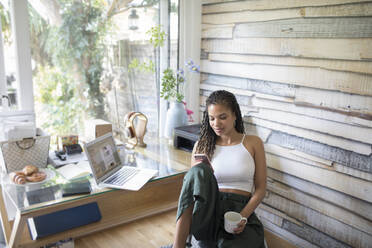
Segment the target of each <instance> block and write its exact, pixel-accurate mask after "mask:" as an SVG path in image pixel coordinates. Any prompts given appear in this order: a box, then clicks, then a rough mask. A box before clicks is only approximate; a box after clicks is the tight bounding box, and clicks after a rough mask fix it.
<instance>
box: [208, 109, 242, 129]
mask: <svg viewBox="0 0 372 248" xmlns="http://www.w3.org/2000/svg"><path fill="white" fill-rule="evenodd" d="M208 117H209V125H210V126H211V127H212V129H213V130H214V132H215V133H216V134H217V135H218V136H223V135H228V134H230V133H231V131H233V130H234V129H235V127H234V124H235V120H236V117H235V114H234V113H233V112H232V111H231V109H230V108H228V107H226V106H225V105H222V104H211V105H209V106H208Z"/></svg>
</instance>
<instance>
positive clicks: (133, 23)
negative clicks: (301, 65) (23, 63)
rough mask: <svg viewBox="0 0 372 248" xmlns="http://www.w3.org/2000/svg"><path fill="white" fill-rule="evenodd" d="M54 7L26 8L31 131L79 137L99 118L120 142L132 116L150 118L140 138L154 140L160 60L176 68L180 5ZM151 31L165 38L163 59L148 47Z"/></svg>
mask: <svg viewBox="0 0 372 248" xmlns="http://www.w3.org/2000/svg"><path fill="white" fill-rule="evenodd" d="M52 2H53V3H56V4H48V5H43V3H42V2H41V1H30V2H29V5H28V18H29V20H28V21H29V23H30V48H31V55H32V64H33V70H32V79H33V87H34V103H35V104H34V105H35V113H36V122H37V125H38V126H40V127H42V128H44V129H46V130H47V131H49V133H53V134H67V133H84V122H85V121H86V120H87V119H96V118H98V119H104V120H107V121H109V122H111V123H113V126H114V130H115V131H116V132H117V134H118V135H122V133H121V131H122V130H123V126H124V116H125V115H126V114H127V113H128V112H130V111H138V112H142V113H144V114H145V115H146V116H147V117H148V118H149V122H148V126H147V130H148V133H147V134H146V136H148V135H149V136H157V135H158V130H159V124H158V123H159V118H158V116H159V101H160V99H159V93H158V92H159V87H160V81H159V77H160V60H161V59H163V60H164V59H166V60H168V61H169V60H170V61H169V62H168V64H169V63H170V64H171V65H172V67H173V66H174V68H176V67H177V53H178V34H177V33H178V12H177V11H178V0H172V1H168V0H141V1H138V0H135V1H130V2H129V3H127V2H128V1H75V0H70V1H69V0H64V1H60V0H54V1H52ZM125 3H127V4H125ZM169 3H170V4H171V5H170V6H169V7H168V5H169ZM164 5H165V6H166V8H164ZM165 10H166V13H164V12H162V11H165ZM164 15H165V16H166V17H165V18H166V19H167V20H168V21H167V22H166V25H163V23H162V21H161V20H162V18H161V16H162V17H163V19H164ZM168 25H169V26H168ZM151 28H155V29H156V28H160V29H158V31H157V32H158V33H159V32H164V33H165V34H166V35H167V37H165V40H164V42H165V43H167V42H168V37H170V42H169V43H170V50H169V51H168V53H167V54H165V53H161V52H160V49H159V47H154V45H153V44H151V43H150V38H151V33H149V30H150V29H151ZM164 46H167V44H165V45H164ZM169 53H170V54H171V55H169ZM161 57H162V58H161Z"/></svg>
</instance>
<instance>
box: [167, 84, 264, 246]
mask: <svg viewBox="0 0 372 248" xmlns="http://www.w3.org/2000/svg"><path fill="white" fill-rule="evenodd" d="M192 154H193V159H192V168H191V169H190V170H189V172H188V173H187V174H186V175H185V179H184V183H183V186H182V191H181V194H180V199H179V205H178V212H177V223H176V235H175V242H174V245H173V247H174V248H181V247H182V248H184V247H185V244H186V239H187V237H188V235H189V234H192V235H193V236H194V237H195V239H196V240H199V241H198V242H199V246H200V247H234V248H239V247H252V248H253V247H257V248H261V247H262V248H263V247H264V231H263V226H262V224H261V222H260V221H259V219H258V218H257V216H256V215H255V213H254V210H255V209H256V207H257V206H258V205H259V203H260V202H261V201H262V199H263V197H264V196H265V192H266V162H265V152H264V147H263V143H262V141H261V139H260V138H259V137H257V136H250V135H245V134H244V125H243V120H242V116H241V112H240V107H239V104H238V103H237V101H236V98H235V96H234V95H233V94H232V93H230V92H227V91H224V90H220V91H215V92H213V93H212V94H211V95H210V96H209V97H208V99H207V101H206V110H205V111H204V115H203V120H202V125H201V135H200V139H199V141H198V142H197V143H196V144H195V146H194V150H193V153H192ZM195 154H205V155H207V157H208V158H209V161H210V162H209V161H208V160H203V161H200V160H195V159H194V155H195ZM227 211H235V212H239V213H240V214H241V215H242V217H245V218H246V219H243V220H241V221H240V223H239V224H238V226H237V227H236V228H235V229H234V233H233V234H230V233H227V232H226V231H225V230H224V217H223V216H224V213H226V212H227Z"/></svg>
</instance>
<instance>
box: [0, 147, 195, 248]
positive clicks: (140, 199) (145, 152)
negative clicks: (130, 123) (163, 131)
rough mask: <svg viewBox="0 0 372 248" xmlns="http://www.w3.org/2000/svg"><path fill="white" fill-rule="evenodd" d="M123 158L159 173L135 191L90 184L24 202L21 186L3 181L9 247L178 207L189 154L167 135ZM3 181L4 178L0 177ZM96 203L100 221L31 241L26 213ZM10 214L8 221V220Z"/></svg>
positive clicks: (0, 199)
mask: <svg viewBox="0 0 372 248" xmlns="http://www.w3.org/2000/svg"><path fill="white" fill-rule="evenodd" d="M128 156H130V157H129V158H126V159H127V161H129V162H128V163H130V164H131V165H137V166H141V167H147V168H152V169H154V168H155V169H158V170H159V175H158V176H157V177H155V178H153V179H152V180H151V181H150V182H148V183H147V184H146V185H145V186H144V187H143V188H142V189H141V190H139V191H135V192H134V191H126V190H116V189H108V188H104V189H99V188H97V187H96V185H94V184H93V185H92V186H93V191H92V193H91V194H89V195H80V196H72V197H62V196H60V197H57V199H56V200H53V201H48V202H43V203H39V204H34V205H31V206H27V204H25V203H24V201H23V199H24V194H25V191H27V189H26V188H25V187H24V186H15V185H13V184H6V183H3V184H2V185H1V191H2V192H1V194H0V212H1V218H2V221H3V223H4V224H3V228H4V234H5V239H6V241H7V244H8V246H9V247H40V246H42V245H45V244H49V243H54V242H57V241H58V240H63V239H67V238H76V237H80V236H84V235H87V234H90V233H93V232H97V231H100V230H103V229H106V228H109V227H113V226H116V225H119V224H123V223H126V222H130V221H133V220H136V219H139V218H143V217H146V216H150V215H153V214H157V213H161V212H165V211H168V210H171V209H175V208H176V207H177V201H178V196H179V192H180V190H181V186H182V180H183V176H184V174H185V172H186V171H187V170H188V168H189V165H190V157H191V154H190V153H187V152H184V151H181V150H177V149H174V148H173V147H172V146H170V145H168V143H167V141H166V140H155V141H154V142H153V143H149V144H148V147H147V148H136V149H135V151H134V153H133V154H130V155H128ZM4 182H5V181H4ZM5 201H6V202H7V208H8V205H9V203H11V205H13V207H14V208H15V216H14V218H12V216H8V213H9V212H7V208H6V207H5ZM90 202H97V203H98V206H99V209H100V211H101V215H102V219H101V220H100V221H99V222H95V223H92V224H88V225H85V226H81V227H77V228H74V229H71V230H67V231H64V232H62V233H58V234H54V235H50V236H47V237H44V238H41V239H37V240H31V237H30V234H29V231H28V227H27V224H26V222H27V218H30V217H36V216H39V215H43V214H48V213H52V212H55V211H59V210H63V209H67V208H72V207H76V206H80V205H83V204H87V203H90ZM9 217H11V220H9Z"/></svg>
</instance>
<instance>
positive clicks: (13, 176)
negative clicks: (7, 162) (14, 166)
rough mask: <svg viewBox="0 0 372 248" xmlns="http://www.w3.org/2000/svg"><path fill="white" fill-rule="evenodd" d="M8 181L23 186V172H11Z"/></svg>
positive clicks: (24, 177) (24, 179) (24, 180)
mask: <svg viewBox="0 0 372 248" xmlns="http://www.w3.org/2000/svg"><path fill="white" fill-rule="evenodd" d="M9 177H10V180H12V182H14V183H16V184H25V183H26V176H25V174H24V173H23V172H19V171H18V172H12V173H10V174H9Z"/></svg>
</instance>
